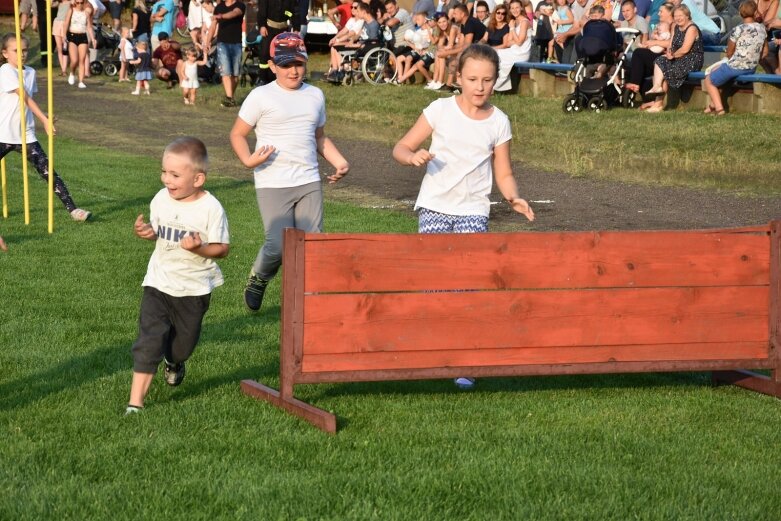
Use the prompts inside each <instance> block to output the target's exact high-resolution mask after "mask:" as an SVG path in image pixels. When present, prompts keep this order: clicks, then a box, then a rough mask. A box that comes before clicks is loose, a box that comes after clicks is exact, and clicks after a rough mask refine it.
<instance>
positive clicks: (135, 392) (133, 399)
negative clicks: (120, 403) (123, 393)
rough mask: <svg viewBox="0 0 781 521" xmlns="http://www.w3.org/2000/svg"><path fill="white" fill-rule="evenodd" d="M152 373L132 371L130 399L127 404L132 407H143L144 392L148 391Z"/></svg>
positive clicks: (152, 376)
mask: <svg viewBox="0 0 781 521" xmlns="http://www.w3.org/2000/svg"><path fill="white" fill-rule="evenodd" d="M154 377H155V375H154V374H149V373H137V372H135V371H133V383H131V384H130V400H128V405H131V406H133V407H143V406H144V398H145V397H146V393H148V392H149V386H150V385H152V379H153V378H154Z"/></svg>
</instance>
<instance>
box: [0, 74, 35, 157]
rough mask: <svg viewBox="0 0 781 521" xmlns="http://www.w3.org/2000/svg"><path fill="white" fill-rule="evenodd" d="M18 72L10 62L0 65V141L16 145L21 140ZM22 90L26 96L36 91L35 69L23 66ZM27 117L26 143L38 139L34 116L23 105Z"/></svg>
mask: <svg viewBox="0 0 781 521" xmlns="http://www.w3.org/2000/svg"><path fill="white" fill-rule="evenodd" d="M18 89H19V72H18V70H17V69H16V67H14V66H13V65H11V64H10V63H4V64H3V65H2V66H0V143H7V144H9V145H18V144H20V143H21V142H22V130H21V128H19V127H20V123H21V121H20V119H19V118H20V116H19V94H17V92H16V91H17V90H18ZM24 91H25V95H26V96H32V95H33V94H35V93H36V92H38V87H37V85H36V83H35V69H33V68H32V67H27V66H25V67H24ZM25 113H26V114H25V116H26V119H27V141H26V142H27V143H33V142H35V141H38V138H36V137H35V116H34V115H33V112H32V111H31V110H30V109H29V107H25Z"/></svg>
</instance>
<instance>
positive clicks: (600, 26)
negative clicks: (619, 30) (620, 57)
mask: <svg viewBox="0 0 781 521" xmlns="http://www.w3.org/2000/svg"><path fill="white" fill-rule="evenodd" d="M616 42H617V39H616V29H615V27H613V24H612V23H610V22H609V21H608V20H606V19H605V8H604V7H602V6H601V5H594V6H592V7H591V11H589V20H588V22H586V23H585V24H584V25H583V31H582V32H581V38H580V39H579V40H578V42H577V43H576V44H575V50H576V52H577V53H578V57H579V58H585V57H588V58H592V59H594V60H598V61H602V60H606V59H607V57H608V56H609V55H610V54H611V53H613V52H614V51H615V50H616V46H617V44H616Z"/></svg>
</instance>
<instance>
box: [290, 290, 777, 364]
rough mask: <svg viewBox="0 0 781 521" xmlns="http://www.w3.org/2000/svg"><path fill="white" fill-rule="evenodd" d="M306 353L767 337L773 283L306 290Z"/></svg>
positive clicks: (763, 340) (642, 342)
mask: <svg viewBox="0 0 781 521" xmlns="http://www.w3.org/2000/svg"><path fill="white" fill-rule="evenodd" d="M305 301H306V307H305V313H304V322H305V328H304V339H303V343H304V352H305V353H314V354H322V353H350V352H366V351H398V350H418V349H427V350H436V349H471V348H475V347H485V348H502V347H518V346H526V347H545V346H568V345H569V346H577V345H613V344H615V345H621V344H664V343H689V342H721V341H726V342H731V341H757V342H760V341H761V342H767V341H768V325H767V322H768V288H767V287H753V286H752V287H746V288H658V289H657V288H649V289H596V290H558V291H484V292H439V293H405V294H389V293H375V294H363V295H362V294H351V295H309V296H306V297H305Z"/></svg>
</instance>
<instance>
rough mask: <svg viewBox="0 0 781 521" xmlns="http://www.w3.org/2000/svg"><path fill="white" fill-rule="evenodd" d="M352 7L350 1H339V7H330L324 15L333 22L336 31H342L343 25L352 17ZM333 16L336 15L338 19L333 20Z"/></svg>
mask: <svg viewBox="0 0 781 521" xmlns="http://www.w3.org/2000/svg"><path fill="white" fill-rule="evenodd" d="M352 5H353V3H352V0H341V3H340V4H339V5H337V6H336V7H332V8H331V9H329V10H328V13H326V14H327V16H328V19H329V20H331V21H332V22H333V24H334V25H335V26H336V28H337V29H342V28H343V27H344V24H346V23H347V20H349V19H350V18H351V17H352V12H351V9H350V7H351V6H352ZM334 15H338V19H335V18H334Z"/></svg>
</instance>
